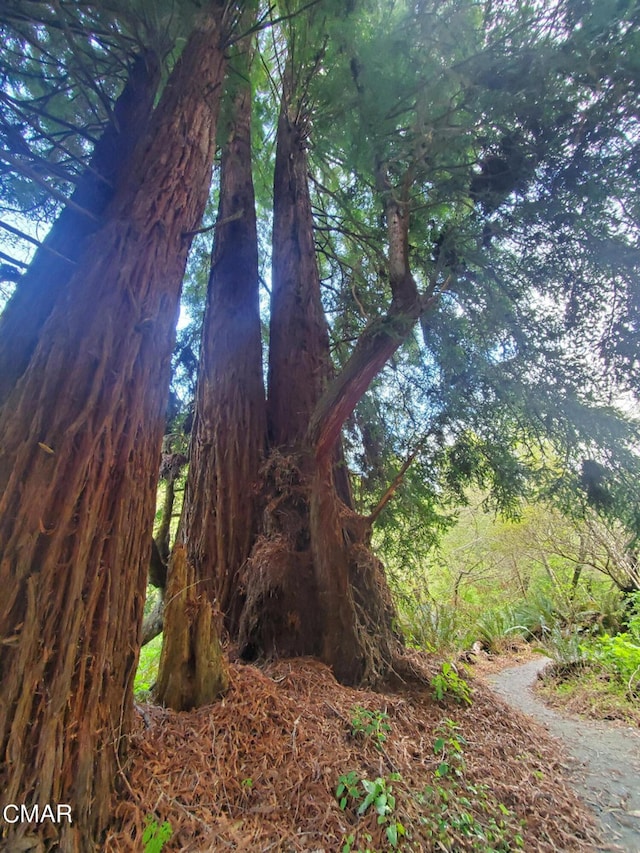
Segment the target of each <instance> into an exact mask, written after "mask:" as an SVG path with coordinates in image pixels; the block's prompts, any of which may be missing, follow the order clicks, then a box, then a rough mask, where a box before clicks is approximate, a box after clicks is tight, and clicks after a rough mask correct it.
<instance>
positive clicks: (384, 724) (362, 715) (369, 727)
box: [351, 705, 391, 749]
mask: <svg viewBox="0 0 640 853" xmlns="http://www.w3.org/2000/svg"><path fill="white" fill-rule="evenodd" d="M390 732H391V726H390V725H389V715H388V714H387V712H386V711H370V710H368V709H367V708H363V707H362V706H361V705H356V706H355V707H354V708H352V709H351V734H352V735H353V736H354V737H356V736H358V735H361V736H362V737H365V738H370V739H371V740H372V741H373V742H374V743H375V745H376V747H377V749H382V746H383V744H384V743H385V741H386V739H387V735H388V734H389V733H390Z"/></svg>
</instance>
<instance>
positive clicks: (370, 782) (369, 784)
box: [336, 770, 406, 853]
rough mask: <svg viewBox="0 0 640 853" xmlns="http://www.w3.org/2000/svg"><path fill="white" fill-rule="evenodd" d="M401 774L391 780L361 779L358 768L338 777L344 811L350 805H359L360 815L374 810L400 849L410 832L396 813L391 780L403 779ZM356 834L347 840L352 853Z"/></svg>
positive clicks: (391, 841)
mask: <svg viewBox="0 0 640 853" xmlns="http://www.w3.org/2000/svg"><path fill="white" fill-rule="evenodd" d="M400 778H401V777H400V775H399V774H398V773H392V774H391V775H390V776H389V777H388V779H387V778H383V777H382V776H378V778H377V779H360V778H359V777H358V774H357V773H356V772H355V771H353V770H352V771H351V772H350V773H347V774H346V775H344V776H341V777H340V779H339V780H338V786H337V788H336V799H337V800H338V803H339V805H340V808H341V809H342V811H345V810H346V808H347V806H348V805H350V804H351V805H352V806H354V807H356V814H357V815H358V816H359V817H362V815H364V814H366V813H367V812H369V811H370V810H371V809H373V811H375V813H376V814H377V816H378V817H377V822H378V826H384V827H385V836H386V839H387V841H388V842H389V845H390V847H391V848H392V849H395V848H397V846H398V843H399V841H400V839H401V838H403V837H404V835H405V834H406V829H405V827H404V825H403V824H402V823H401V822H400V821H399V820H396V818H395V817H394V815H393V812H394V810H395V807H396V798H395V795H394V793H393V788H392V786H391V782H398V781H400ZM354 841H355V838H354V836H351V835H350V836H347V838H346V839H345V840H344V842H343V848H342V850H343V853H345V851H346V853H349V851H351V849H352V846H353V844H354Z"/></svg>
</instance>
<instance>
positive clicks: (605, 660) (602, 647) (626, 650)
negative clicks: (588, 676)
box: [583, 632, 640, 695]
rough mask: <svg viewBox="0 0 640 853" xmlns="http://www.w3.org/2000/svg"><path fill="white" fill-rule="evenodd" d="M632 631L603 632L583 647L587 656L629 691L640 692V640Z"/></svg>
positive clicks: (632, 692)
mask: <svg viewBox="0 0 640 853" xmlns="http://www.w3.org/2000/svg"><path fill="white" fill-rule="evenodd" d="M635 639H636V638H635V637H634V635H633V634H632V633H627V632H625V633H622V634H616V635H615V637H611V636H609V634H604V635H603V636H602V637H596V639H595V641H594V643H593V645H588V646H587V645H585V646H584V647H583V648H584V650H585V653H586V655H587V657H588V658H590V659H591V660H594V661H596V662H597V663H599V664H600V665H601V666H603V667H604V669H606V670H607V672H608V673H609V674H610V675H611V676H612V677H613V678H614V679H616V680H617V681H619V682H620V683H622V684H623V685H624V686H625V688H626V689H627V690H628V691H629V693H631V694H633V695H635V694H640V642H634V640H635Z"/></svg>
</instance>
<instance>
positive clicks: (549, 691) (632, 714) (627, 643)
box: [541, 593, 640, 724]
mask: <svg viewBox="0 0 640 853" xmlns="http://www.w3.org/2000/svg"><path fill="white" fill-rule="evenodd" d="M625 627H626V630H624V631H619V632H618V633H617V634H610V633H608V632H601V633H592V634H587V635H578V634H568V633H566V632H562V631H560V630H558V629H556V630H554V631H553V632H552V633H551V634H550V636H549V638H548V639H547V642H546V643H545V645H544V651H545V652H546V654H548V655H549V657H551V658H552V659H553V660H554V666H553V667H552V668H551V670H550V671H549V673H548V674H547V676H546V678H545V679H544V684H543V685H542V687H541V691H542V692H543V693H544V695H545V696H546V697H547V698H548V699H549V700H550V701H552V702H553V703H554V704H557V705H562V706H565V707H567V708H568V709H569V710H571V711H574V712H576V713H580V714H585V715H587V716H589V717H594V718H597V719H622V720H626V721H628V722H632V723H636V724H640V593H636V594H635V595H634V596H631V597H630V599H629V601H628V604H627V611H626V626H625Z"/></svg>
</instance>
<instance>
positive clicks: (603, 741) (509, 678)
mask: <svg viewBox="0 0 640 853" xmlns="http://www.w3.org/2000/svg"><path fill="white" fill-rule="evenodd" d="M550 663H551V661H549V659H548V658H544V657H537V658H534V659H531V660H529V661H528V662H526V663H520V664H519V665H518V666H516V667H512V668H509V669H503V670H502V671H501V672H498V673H494V674H489V675H488V676H487V681H488V683H489V684H490V685H491V688H492V689H493V690H495V691H496V693H498V694H499V695H500V696H501V697H502V698H503V699H504V700H505V701H506V702H507V703H508V704H509V705H510V706H511V707H512V708H515V709H517V710H518V711H522V712H524V713H525V714H527V716H529V717H532V718H533V719H535V720H536V721H538V722H539V723H541V724H542V725H543V726H544V728H545V729H546V731H547V732H548V733H549V734H551V735H553V736H554V737H557V738H558V739H559V740H560V741H562V743H563V744H564V747H565V748H566V752H567V759H568V761H566V762H565V761H563V765H564V767H563V769H564V770H565V771H567V773H566V777H567V779H568V780H569V782H570V784H571V785H572V787H573V789H574V790H575V791H576V793H577V794H578V795H579V796H580V797H581V799H583V800H584V801H585V802H586V803H587V804H588V805H589V806H590V808H591V809H592V810H593V812H594V813H595V814H596V816H597V818H598V821H599V823H600V826H601V835H602V839H603V841H602V843H601V845H599V849H600V850H603V851H625V853H640V731H638V730H637V729H634V728H632V727H630V726H629V725H624V724H622V723H609V722H598V723H596V722H593V721H591V720H584V719H580V718H578V717H575V716H569V715H568V714H566V713H559V712H558V711H557V710H555V709H553V708H550V707H549V706H548V705H546V704H545V703H543V702H542V701H541V700H540V699H539V698H538V697H537V696H536V695H535V694H534V692H533V690H532V688H533V687H534V685H535V683H536V680H537V678H538V675H539V673H540V672H541V671H542V670H543V669H544V668H545V667H546V666H547V665H549V664H550Z"/></svg>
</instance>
